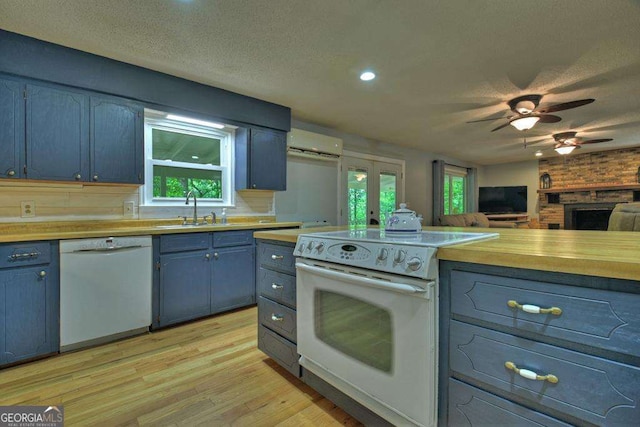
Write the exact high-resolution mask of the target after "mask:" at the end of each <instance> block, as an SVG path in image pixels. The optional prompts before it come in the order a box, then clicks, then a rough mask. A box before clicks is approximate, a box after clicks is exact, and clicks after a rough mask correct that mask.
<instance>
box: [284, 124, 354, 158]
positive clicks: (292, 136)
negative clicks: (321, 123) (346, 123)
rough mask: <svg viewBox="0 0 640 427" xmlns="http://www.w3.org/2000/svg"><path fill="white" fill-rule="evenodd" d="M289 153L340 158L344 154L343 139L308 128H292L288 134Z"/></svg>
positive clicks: (302, 155)
mask: <svg viewBox="0 0 640 427" xmlns="http://www.w3.org/2000/svg"><path fill="white" fill-rule="evenodd" d="M287 153H288V154H290V155H292V156H299V157H307V158H313V159H319V160H338V159H339V158H340V156H341V155H342V140H341V139H340V138H334V137H332V136H326V135H321V134H318V133H313V132H308V131H306V130H301V129H291V132H289V133H288V135H287Z"/></svg>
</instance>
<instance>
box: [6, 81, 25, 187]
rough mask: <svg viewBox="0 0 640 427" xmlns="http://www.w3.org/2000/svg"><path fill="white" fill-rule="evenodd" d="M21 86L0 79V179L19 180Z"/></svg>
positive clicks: (22, 107)
mask: <svg viewBox="0 0 640 427" xmlns="http://www.w3.org/2000/svg"><path fill="white" fill-rule="evenodd" d="M23 90H24V89H23V85H22V84H20V83H19V82H17V81H13V80H6V79H0V178H20V177H21V175H22V167H21V163H22V162H21V157H22V153H23V151H24V98H23V96H24V95H23Z"/></svg>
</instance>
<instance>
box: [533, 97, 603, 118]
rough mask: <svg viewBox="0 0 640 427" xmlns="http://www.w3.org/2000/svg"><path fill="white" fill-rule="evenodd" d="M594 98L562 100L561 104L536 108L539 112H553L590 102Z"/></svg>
mask: <svg viewBox="0 0 640 427" xmlns="http://www.w3.org/2000/svg"><path fill="white" fill-rule="evenodd" d="M593 101H595V99H592V98H589V99H580V100H578V101H571V102H563V103H561V104H556V105H550V106H548V107H545V108H541V109H539V110H538V112H539V113H542V114H544V113H555V112H556V111H563V110H570V109H572V108H578V107H582V106H583V105H587V104H591V103H592V102H593Z"/></svg>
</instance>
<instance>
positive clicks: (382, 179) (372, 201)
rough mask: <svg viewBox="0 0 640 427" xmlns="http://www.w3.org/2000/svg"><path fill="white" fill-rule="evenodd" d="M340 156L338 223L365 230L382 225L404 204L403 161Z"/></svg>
mask: <svg viewBox="0 0 640 427" xmlns="http://www.w3.org/2000/svg"><path fill="white" fill-rule="evenodd" d="M385 160H388V161H383V160H378V159H370V158H361V157H349V156H344V157H343V158H342V166H341V182H342V195H341V203H340V206H341V208H340V221H339V222H340V224H341V225H348V226H350V227H363V228H364V227H366V226H370V225H373V226H375V225H379V224H384V223H385V221H386V217H387V215H388V214H389V212H391V211H393V210H395V209H397V207H398V205H399V204H400V202H403V201H404V182H403V180H404V175H403V169H404V162H403V161H401V160H395V159H385Z"/></svg>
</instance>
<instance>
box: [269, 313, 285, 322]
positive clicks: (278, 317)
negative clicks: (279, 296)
mask: <svg viewBox="0 0 640 427" xmlns="http://www.w3.org/2000/svg"><path fill="white" fill-rule="evenodd" d="M271 320H273V321H274V322H282V321H283V320H284V316H282V315H280V314H275V313H271Z"/></svg>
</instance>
